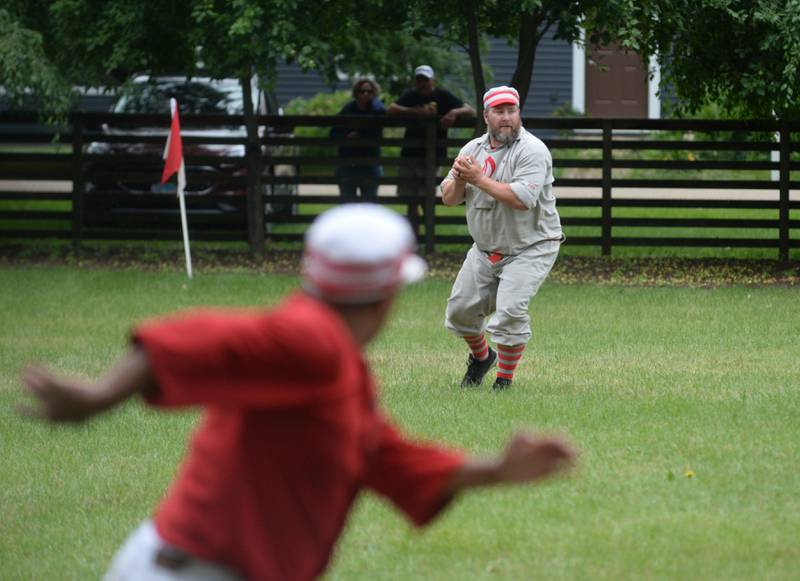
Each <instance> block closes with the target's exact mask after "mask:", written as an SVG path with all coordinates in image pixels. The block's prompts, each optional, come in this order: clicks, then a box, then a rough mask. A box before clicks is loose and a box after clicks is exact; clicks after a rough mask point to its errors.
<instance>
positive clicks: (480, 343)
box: [464, 335, 489, 361]
mask: <svg viewBox="0 0 800 581" xmlns="http://www.w3.org/2000/svg"><path fill="white" fill-rule="evenodd" d="M464 341H466V342H467V345H469V350H470V351H472V356H473V357H474V358H475V359H477V360H478V361H484V360H485V359H486V358H487V357H489V344H488V343H486V337H484V336H483V335H464Z"/></svg>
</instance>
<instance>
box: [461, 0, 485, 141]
mask: <svg viewBox="0 0 800 581" xmlns="http://www.w3.org/2000/svg"><path fill="white" fill-rule="evenodd" d="M475 10H476V6H475V0H470V1H469V2H466V3H464V13H465V16H466V20H467V38H468V46H467V52H468V53H469V62H470V64H471V65H472V83H473V85H474V87H475V109H476V110H477V111H478V117H477V119H476V120H475V133H476V134H478V135H480V134H481V133H483V131H484V130H485V129H486V127H485V125H484V122H483V94H484V93H485V92H486V80H485V78H484V76H483V65H482V64H481V47H480V34H478V18H477V15H476V14H475Z"/></svg>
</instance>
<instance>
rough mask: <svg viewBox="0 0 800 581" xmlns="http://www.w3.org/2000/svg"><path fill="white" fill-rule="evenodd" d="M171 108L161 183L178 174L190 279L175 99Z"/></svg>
mask: <svg viewBox="0 0 800 581" xmlns="http://www.w3.org/2000/svg"><path fill="white" fill-rule="evenodd" d="M169 106H170V111H171V112H172V122H171V124H170V129H169V135H167V145H166V147H165V148H164V160H165V163H164V173H163V174H162V175H161V183H162V184H163V183H165V182H166V181H167V180H168V179H169V178H170V177H171V176H172V174H174V173H175V172H177V173H178V205H179V206H180V211H181V230H182V232H183V253H184V255H185V257H186V274H187V275H188V276H189V278H192V252H191V249H190V247H189V226H188V224H187V222H186V200H185V198H184V191H185V189H186V166H185V165H184V162H183V141H182V140H181V125H180V118H179V116H178V102H177V101H176V100H175V99H170V100H169Z"/></svg>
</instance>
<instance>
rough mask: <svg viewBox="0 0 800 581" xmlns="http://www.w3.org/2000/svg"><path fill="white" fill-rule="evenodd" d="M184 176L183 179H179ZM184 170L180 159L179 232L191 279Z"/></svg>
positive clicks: (187, 270)
mask: <svg viewBox="0 0 800 581" xmlns="http://www.w3.org/2000/svg"><path fill="white" fill-rule="evenodd" d="M181 176H184V177H183V179H180V177H181ZM185 176H186V169H185V167H184V165H183V160H182V159H181V169H180V172H179V173H178V203H179V205H180V209H181V230H183V254H184V256H185V257H186V274H187V275H188V276H189V278H192V251H191V249H190V248H189V226H188V224H187V223H186V200H185V199H184V196H183V190H184V189H185V188H186V184H185V182H186V177H185ZM181 182H184V183H181Z"/></svg>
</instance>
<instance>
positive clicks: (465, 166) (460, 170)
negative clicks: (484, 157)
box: [453, 156, 481, 184]
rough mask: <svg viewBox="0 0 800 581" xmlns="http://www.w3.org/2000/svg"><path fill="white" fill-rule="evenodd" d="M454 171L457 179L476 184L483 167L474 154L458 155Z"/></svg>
mask: <svg viewBox="0 0 800 581" xmlns="http://www.w3.org/2000/svg"><path fill="white" fill-rule="evenodd" d="M453 173H454V174H455V176H456V179H457V180H461V181H464V182H467V183H470V184H474V183H475V181H476V180H477V179H478V178H479V177H480V176H481V168H480V166H479V165H478V163H477V162H476V161H475V158H474V157H472V156H468V157H457V158H456V160H455V161H454V162H453Z"/></svg>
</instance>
